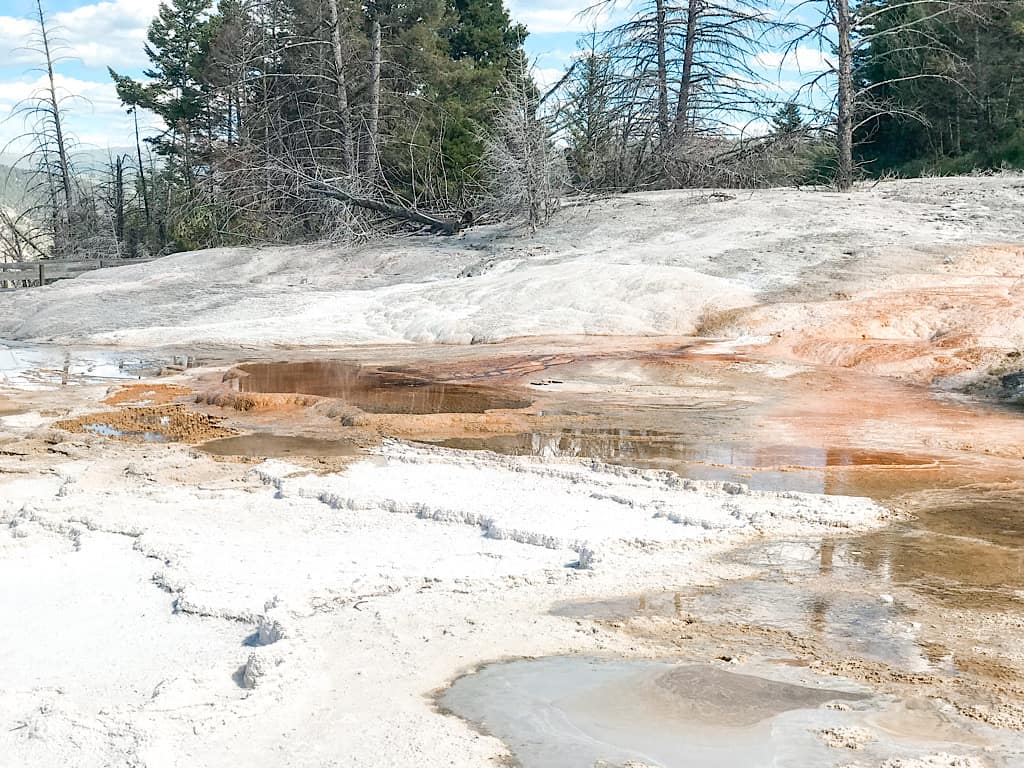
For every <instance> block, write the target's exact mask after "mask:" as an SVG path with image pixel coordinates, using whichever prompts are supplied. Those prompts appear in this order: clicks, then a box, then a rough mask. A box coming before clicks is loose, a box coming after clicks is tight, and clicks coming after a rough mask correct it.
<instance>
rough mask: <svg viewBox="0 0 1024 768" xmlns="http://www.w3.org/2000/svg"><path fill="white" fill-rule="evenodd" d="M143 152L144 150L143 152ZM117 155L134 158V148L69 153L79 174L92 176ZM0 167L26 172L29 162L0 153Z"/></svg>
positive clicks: (85, 150) (15, 153)
mask: <svg viewBox="0 0 1024 768" xmlns="http://www.w3.org/2000/svg"><path fill="white" fill-rule="evenodd" d="M144 151H145V150H144ZM118 155H129V156H131V157H135V147H110V148H109V149H79V150H75V151H73V152H72V153H71V162H72V163H73V164H74V166H75V168H76V169H77V170H78V172H79V173H82V174H84V175H86V176H92V175H95V174H97V173H99V172H101V171H102V170H103V169H104V168H106V166H107V164H108V163H109V162H110V158H112V157H117V156H118ZM0 166H6V167H10V168H17V169H19V170H28V169H29V168H30V167H31V164H30V163H29V161H27V160H25V159H24V157H22V155H21V154H20V153H18V152H0Z"/></svg>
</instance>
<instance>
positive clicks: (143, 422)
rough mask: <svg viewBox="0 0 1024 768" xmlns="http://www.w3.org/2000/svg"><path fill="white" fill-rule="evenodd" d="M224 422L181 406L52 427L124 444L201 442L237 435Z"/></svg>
mask: <svg viewBox="0 0 1024 768" xmlns="http://www.w3.org/2000/svg"><path fill="white" fill-rule="evenodd" d="M220 421H221V419H218V418H216V417H214V416H208V415H207V414H203V413H194V412H192V411H188V410H186V409H185V408H184V407H182V406H180V405H164V406H159V407H153V408H149V407H145V408H123V409H121V410H119V411H109V412H106V413H94V414H88V415H85V416H79V417H78V418H75V419H68V420H65V421H58V422H56V423H55V424H54V425H53V426H54V427H55V428H56V429H63V430H65V431H67V432H76V433H88V434H97V435H102V436H104V437H109V438H111V439H113V440H120V441H123V442H150V443H160V442H174V443H201V442H204V441H207V440H212V439H214V438H220V437H228V436H230V435H233V434H235V433H234V432H233V431H232V430H230V429H226V428H224V427H222V426H220Z"/></svg>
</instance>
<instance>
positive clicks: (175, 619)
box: [0, 417, 885, 768]
mask: <svg viewBox="0 0 1024 768" xmlns="http://www.w3.org/2000/svg"><path fill="white" fill-rule="evenodd" d="M9 418H10V421H8V420H6V419H4V420H0V433H3V434H6V435H7V436H8V437H15V436H17V437H22V436H24V435H26V434H32V431H31V428H29V427H26V426H22V425H24V424H25V423H26V422H25V421H24V419H22V420H21V421H18V419H19V418H22V417H9ZM43 434H45V433H43ZM51 439H52V440H53V441H55V442H56V445H55V446H54V450H55V452H54V453H53V454H52V455H51V456H50V457H48V458H43V459H42V460H40V458H38V457H33V456H23V457H17V456H14V455H11V456H0V579H2V581H3V583H4V584H5V585H6V586H5V589H4V590H2V591H0V615H3V616H5V617H8V622H7V626H6V627H5V631H4V632H2V633H0V661H2V666H0V668H2V669H3V670H4V673H3V675H2V676H0V724H2V725H3V726H4V727H0V755H2V756H3V757H2V759H0V764H3V765H11V766H50V765H75V766H90V767H92V766H96V767H99V766H109V765H134V766H141V765H145V766H147V768H159V767H161V766H195V765H202V766H238V765H248V766H256V767H259V766H268V767H269V766H282V765H283V766H310V767H312V766H396V765H417V766H424V767H425V768H426V767H430V766H466V767H467V768H469V767H470V766H474V767H476V766H480V765H485V764H487V762H488V761H489V760H490V759H492V758H494V757H496V756H499V755H501V754H503V748H502V746H501V745H500V744H499V743H498V742H497V741H495V740H493V739H490V738H486V737H483V736H481V735H479V734H478V733H476V732H474V731H473V730H472V729H471V728H470V727H469V726H467V725H466V724H464V723H462V722H461V721H459V720H457V719H455V718H452V717H448V716H444V715H441V714H438V713H436V712H435V711H434V710H433V707H432V704H431V701H430V699H429V694H430V693H431V691H433V690H435V689H437V688H439V687H441V686H443V685H444V684H445V683H446V682H447V681H448V680H449V679H451V678H452V677H453V676H454V675H456V674H457V673H458V672H460V671H461V670H464V669H467V668H470V667H472V666H473V665H476V664H478V663H480V662H483V661H486V660H491V659H495V658H501V657H504V656H519V655H540V654H547V653H563V652H570V651H592V652H593V651H596V652H601V651H627V650H628V648H626V647H625V646H626V644H628V643H630V642H631V641H629V640H628V639H625V638H622V637H616V636H612V635H610V634H605V633H604V631H602V630H598V631H594V630H592V628H591V627H590V625H589V624H587V625H586V626H584V625H579V624H577V623H576V622H575V621H573V620H571V619H564V618H555V617H550V616H548V615H546V611H547V608H548V606H550V605H551V604H552V603H554V602H556V601H558V600H564V599H572V598H576V597H579V598H584V597H588V596H589V597H593V596H599V595H607V594H617V593H622V592H631V591H634V590H640V589H647V588H661V587H665V586H668V585H676V584H680V583H691V582H693V581H697V580H701V579H707V578H709V577H710V572H709V571H708V567H707V565H706V564H705V562H706V561H705V555H706V554H707V553H708V552H713V551H718V550H719V549H721V547H723V546H725V545H726V544H729V543H735V542H736V541H739V540H743V539H745V538H749V537H751V536H766V535H767V536H771V535H775V534H778V533H782V532H791V531H793V530H801V531H813V530H821V529H823V528H825V527H828V528H833V527H835V526H840V527H850V526H855V527H869V526H873V525H877V524H879V523H880V522H881V521H882V519H883V518H884V516H885V513H884V511H883V510H881V509H880V508H878V507H876V506H875V505H874V504H872V503H871V502H869V501H866V500H855V499H841V498H833V499H828V500H821V499H815V497H810V496H799V495H793V496H788V497H787V496H778V495H762V494H751V493H744V492H739V491H741V490H742V489H741V488H739V487H737V486H729V485H725V486H723V485H721V484H717V485H716V484H700V483H682V482H681V481H679V480H678V479H677V478H673V477H672V476H670V475H668V474H666V473H657V472H655V473H644V472H636V471H629V470H624V469H621V468H613V467H606V466H603V465H594V464H578V463H571V462H560V463H551V462H540V461H535V460H531V459H510V458H505V457H498V456H491V455H487V454H481V455H475V454H465V453H461V452H457V451H446V450H440V449H431V448H420V447H412V446H408V445H405V444H402V443H396V442H389V443H386V444H385V445H384V446H383V447H382V448H381V449H380V450H379V451H378V452H377V454H376V455H374V456H372V457H370V458H368V459H366V460H363V461H361V462H360V463H358V464H356V465H355V466H353V467H352V468H351V469H350V470H349V471H348V472H346V473H343V474H340V475H326V476H324V475H315V474H310V473H309V472H308V471H307V470H303V469H301V468H299V467H295V466H289V465H287V464H283V463H279V462H273V463H266V464H263V465H259V466H257V467H255V468H253V469H248V468H246V467H239V466H233V465H221V464H216V463H214V462H212V461H211V460H210V459H209V458H207V457H205V456H202V455H200V454H197V453H194V452H192V451H190V450H189V449H186V448H181V447H174V446H125V445H117V444H110V443H106V444H105V443H103V442H102V440H101V439H100V438H95V437H82V436H75V437H70V436H66V435H65V436H62V437H61V438H60V439H58V438H57V437H54V438H51ZM18 444H21V443H18ZM9 445H10V443H9ZM19 452H24V451H19V450H11V451H10V453H12V454H16V453H19ZM591 523H592V525H591ZM585 552H592V553H593V555H594V556H595V557H594V560H593V562H592V563H591V567H590V568H586V569H581V568H578V567H574V566H576V565H578V563H579V560H580V556H581V553H585Z"/></svg>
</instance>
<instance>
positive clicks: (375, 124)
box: [363, 15, 381, 176]
mask: <svg viewBox="0 0 1024 768" xmlns="http://www.w3.org/2000/svg"><path fill="white" fill-rule="evenodd" d="M380 37H381V34H380V19H379V18H378V17H377V16H376V15H374V18H373V21H372V23H371V25H370V83H369V89H370V114H369V116H368V117H367V119H366V143H367V148H366V157H365V159H364V161H363V162H364V165H363V172H364V173H365V174H366V175H367V176H370V175H371V174H376V173H377V145H378V142H379V141H380V66H381V40H380Z"/></svg>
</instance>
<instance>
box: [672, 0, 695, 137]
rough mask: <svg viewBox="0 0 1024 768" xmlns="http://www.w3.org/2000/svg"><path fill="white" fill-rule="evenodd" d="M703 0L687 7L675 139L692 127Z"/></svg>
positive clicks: (690, 0) (691, 2)
mask: <svg viewBox="0 0 1024 768" xmlns="http://www.w3.org/2000/svg"><path fill="white" fill-rule="evenodd" d="M700 10H701V0H689V3H688V4H687V7H686V41H685V43H684V46H683V73H682V77H681V78H680V82H679V101H677V102H676V125H675V139H676V141H679V140H680V139H682V138H683V137H684V136H685V135H686V133H687V131H688V130H689V127H690V122H689V113H690V94H691V92H692V91H693V54H694V49H695V48H696V43H697V23H698V21H699V19H700Z"/></svg>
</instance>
